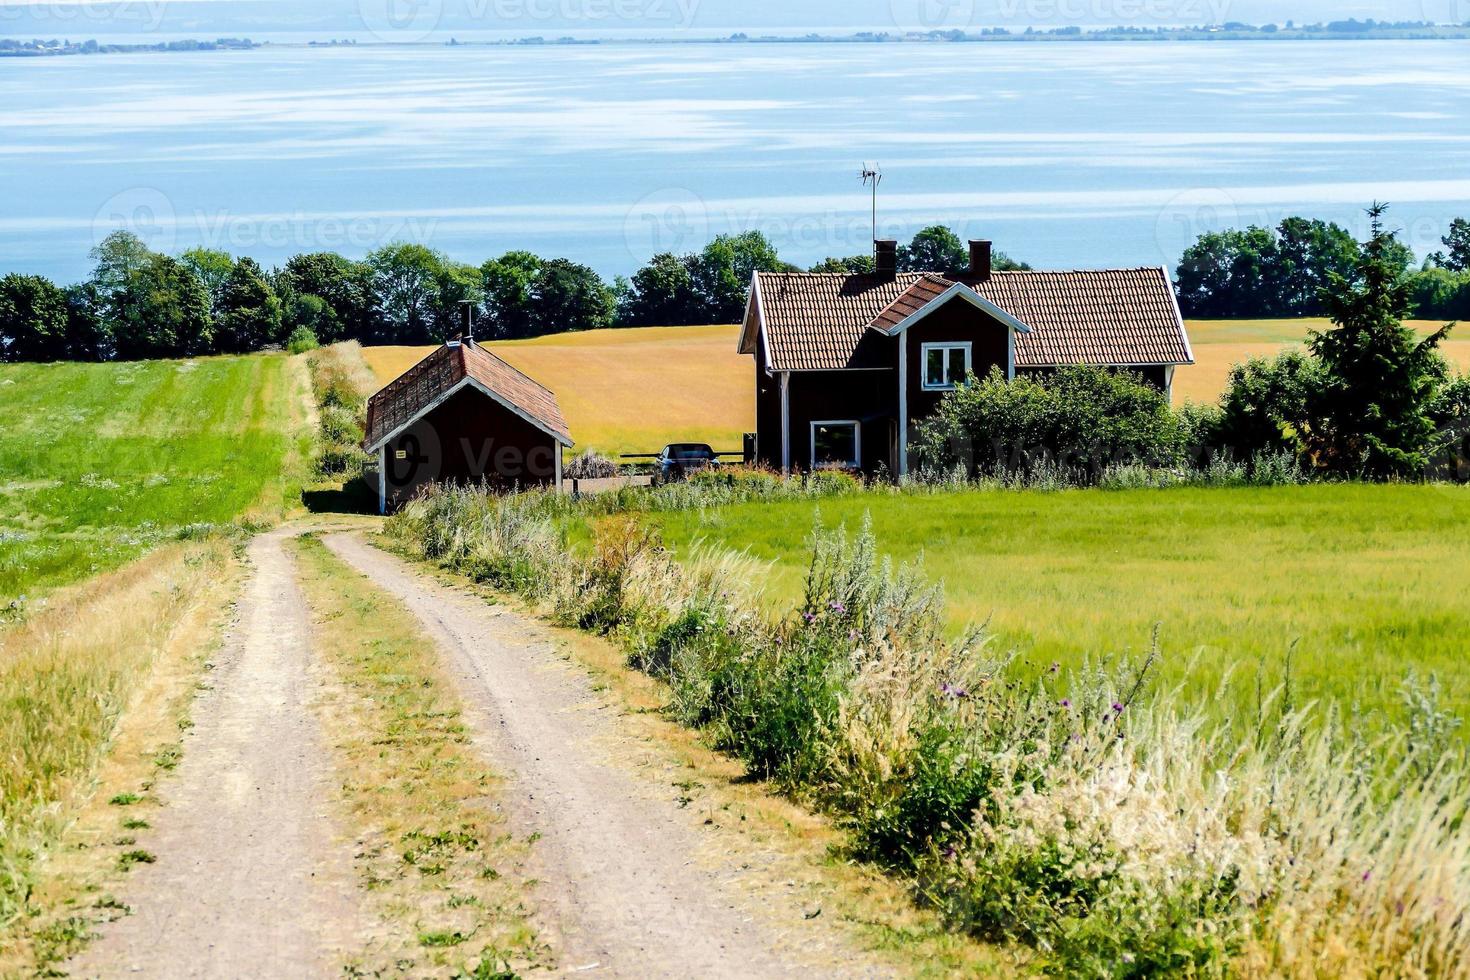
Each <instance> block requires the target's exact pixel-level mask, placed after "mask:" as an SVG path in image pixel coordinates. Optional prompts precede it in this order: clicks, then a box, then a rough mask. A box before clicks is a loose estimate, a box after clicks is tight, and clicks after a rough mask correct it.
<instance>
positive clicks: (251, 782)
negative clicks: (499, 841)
mask: <svg viewBox="0 0 1470 980" xmlns="http://www.w3.org/2000/svg"><path fill="white" fill-rule="evenodd" d="M288 536H289V532H286V531H278V532H274V533H272V534H267V535H262V536H260V537H257V538H256V539H255V540H254V541H253V542H252V543H251V545H250V549H249V556H250V561H251V564H252V566H253V571H252V574H251V577H250V580H249V582H248V584H247V586H246V588H245V591H244V595H243V596H242V598H241V601H240V604H239V609H238V613H237V620H236V622H235V624H234V625H233V626H232V627H231V630H230V633H229V636H228V638H227V641H226V643H225V645H224V648H223V649H222V650H221V652H220V654H219V656H218V657H217V658H216V661H215V669H214V670H213V671H212V672H211V673H210V674H209V677H210V679H211V681H212V685H213V690H212V691H210V692H208V693H206V694H204V695H203V696H201V697H200V698H199V700H198V701H196V702H195V705H194V711H193V716H194V719H195V721H196V727H195V728H194V729H193V730H192V731H191V732H190V733H189V734H188V736H187V737H186V739H185V747H184V758H183V762H182V763H180V765H179V768H178V770H177V772H176V773H175V774H174V775H173V776H172V777H170V778H167V779H165V780H162V781H160V784H159V790H158V792H159V793H160V795H161V796H162V799H163V803H164V804H165V806H164V807H163V809H161V810H155V811H149V818H150V819H151V820H152V822H153V823H154V825H155V827H156V830H154V831H151V832H147V833H145V834H144V835H143V836H144V839H143V840H140V842H139V846H140V847H146V848H147V849H148V850H149V851H150V852H151V853H153V854H154V855H155V857H156V858H157V862H156V863H155V864H151V865H149V864H139V865H136V866H135V867H134V869H133V871H132V872H131V873H130V875H129V876H128V878H127V880H126V882H125V883H124V885H123V886H122V887H121V889H120V890H119V891H120V894H119V897H120V898H121V899H122V900H123V901H125V902H126V903H127V904H128V905H130V906H131V907H132V910H133V911H132V915H130V916H126V917H124V918H122V919H119V920H118V921H116V922H114V923H112V924H110V925H108V926H106V927H104V928H103V930H102V935H101V937H100V938H99V939H98V940H97V941H96V942H94V943H93V944H92V945H91V946H90V947H88V948H87V949H86V950H85V951H84V952H83V953H82V954H81V955H80V956H79V957H78V958H77V959H75V960H73V961H72V962H71V963H69V964H68V965H67V970H68V972H69V973H71V974H72V975H73V976H85V977H92V976H98V977H114V976H144V977H165V978H183V977H246V976H249V977H257V978H277V977H279V978H303V977H326V976H340V975H341V966H340V962H339V961H340V954H341V952H342V951H343V950H345V949H348V948H350V947H352V946H353V945H354V944H355V939H356V937H358V936H359V935H360V934H361V930H362V929H363V928H364V926H363V919H362V917H361V915H360V912H359V909H358V906H357V901H356V894H355V884H354V880H353V870H352V851H351V848H350V845H349V844H347V843H345V842H342V841H340V840H338V839H337V838H336V837H335V836H334V834H333V832H332V826H333V824H332V820H331V817H330V813H329V808H330V806H331V796H332V787H331V782H330V759H329V756H328V754H327V748H328V747H327V746H326V745H325V744H324V743H323V741H322V736H321V732H320V730H319V727H318V725H317V722H316V719H315V717H314V715H313V714H312V712H311V710H310V706H309V701H310V699H311V697H312V694H313V692H314V691H315V689H316V684H315V682H314V680H313V678H312V675H311V670H312V668H311V650H310V645H309V638H310V628H309V627H310V623H309V619H308V616H307V610H306V605H305V601H304V599H303V597H302V594H301V591H300V589H299V587H298V586H297V584H296V579H295V575H294V568H293V565H292V562H291V559H290V557H289V556H288V555H287V553H286V550H285V548H284V542H285V540H286V538H287V537H288Z"/></svg>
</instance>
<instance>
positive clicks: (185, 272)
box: [103, 253, 214, 360]
mask: <svg viewBox="0 0 1470 980" xmlns="http://www.w3.org/2000/svg"><path fill="white" fill-rule="evenodd" d="M103 295H104V296H105V297H106V300H105V303H104V309H105V310H106V311H107V315H108V318H109V320H110V322H111V328H112V329H111V332H112V336H113V340H114V342H115V343H116V350H117V356H118V357H120V358H122V359H123V360H139V359H143V358H158V357H193V356H195V355H199V354H207V353H209V352H210V351H211V350H212V349H213V342H214V337H213V325H212V323H211V321H210V317H209V295H208V293H207V292H205V289H204V284H203V283H202V282H200V281H199V277H198V276H196V275H195V274H194V273H193V272H192V271H190V270H189V269H188V268H187V267H186V266H184V265H183V264H182V263H181V262H179V261H178V260H177V259H174V258H170V257H169V256H167V255H158V254H155V253H150V254H149V255H148V257H147V259H146V260H145V261H144V262H143V264H142V266H141V267H139V268H137V269H135V270H133V271H132V273H131V274H130V275H129V276H128V279H127V280H126V282H125V283H123V284H122V285H121V286H120V287H119V288H117V289H114V290H112V291H111V292H110V293H105V292H104V293H103Z"/></svg>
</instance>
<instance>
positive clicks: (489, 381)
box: [363, 344, 572, 449]
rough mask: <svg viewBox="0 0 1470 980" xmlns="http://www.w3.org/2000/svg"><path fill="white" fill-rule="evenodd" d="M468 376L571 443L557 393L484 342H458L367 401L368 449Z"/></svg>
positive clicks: (552, 434)
mask: <svg viewBox="0 0 1470 980" xmlns="http://www.w3.org/2000/svg"><path fill="white" fill-rule="evenodd" d="M465 378H473V379H474V380H475V381H478V382H479V383H480V384H482V385H484V386H485V387H486V388H488V389H490V390H491V391H492V392H494V393H495V394H496V395H498V396H499V397H500V398H502V399H504V400H505V402H506V403H508V404H509V405H510V406H511V407H512V408H513V410H515V411H516V412H517V413H518V414H520V415H522V416H524V417H525V418H526V420H527V421H529V422H531V423H532V424H534V425H536V426H538V427H539V428H541V429H544V430H545V431H546V432H547V433H548V434H549V435H551V436H553V437H555V438H556V439H558V440H560V441H561V442H563V443H565V444H566V445H568V446H570V445H571V444H572V437H571V433H570V432H569V431H568V429H567V422H566V419H564V418H563V417H562V414H561V407H560V406H559V405H557V403H556V395H554V394H552V393H551V391H550V390H548V389H547V388H546V387H544V386H542V385H540V384H537V383H536V382H535V381H532V380H531V379H530V378H528V377H526V376H525V375H524V374H522V373H521V372H519V371H517V370H516V369H515V368H513V367H511V366H510V365H509V364H507V363H505V362H504V361H502V360H501V359H500V358H498V357H496V356H495V355H494V354H492V353H490V352H489V351H487V350H485V348H483V347H481V346H480V345H478V344H456V345H455V346H452V347H451V346H448V345H445V346H443V347H440V348H438V349H437V350H435V351H434V352H433V353H432V354H430V355H429V356H428V357H425V358H424V359H423V360H422V361H419V362H418V363H417V364H415V365H414V366H413V367H411V368H409V369H408V370H407V371H405V372H404V373H403V374H402V375H400V376H399V377H398V378H397V379H396V380H394V381H392V382H391V383H389V384H388V386H387V387H386V388H384V389H383V390H382V391H380V392H378V393H377V394H376V395H374V396H373V397H372V398H371V399H370V400H369V401H368V410H367V435H366V436H365V437H364V438H363V445H364V446H366V447H368V448H369V449H371V448H372V447H374V446H376V445H377V444H378V443H379V442H381V441H383V439H384V438H385V437H387V436H389V435H391V434H392V433H393V432H394V431H395V430H397V429H398V428H400V427H401V426H403V425H404V424H405V423H407V422H410V421H412V420H413V419H414V418H415V417H416V416H418V414H419V413H420V412H422V411H423V410H424V409H425V408H427V407H429V406H430V405H432V404H433V403H434V402H435V401H437V400H438V399H440V398H441V397H443V396H444V395H447V394H448V393H449V392H450V391H452V390H453V389H454V387H455V385H458V384H459V383H460V382H461V381H463V380H464V379H465Z"/></svg>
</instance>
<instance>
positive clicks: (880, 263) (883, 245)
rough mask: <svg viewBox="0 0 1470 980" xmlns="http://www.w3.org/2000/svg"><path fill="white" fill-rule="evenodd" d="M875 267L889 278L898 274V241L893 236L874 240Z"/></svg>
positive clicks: (881, 274) (876, 270) (879, 273)
mask: <svg viewBox="0 0 1470 980" xmlns="http://www.w3.org/2000/svg"><path fill="white" fill-rule="evenodd" d="M873 269H874V271H875V272H877V273H878V275H880V276H886V277H887V278H889V279H892V278H893V277H894V276H896V275H898V242H896V241H894V240H893V239H891V238H884V239H879V240H878V241H875V242H873Z"/></svg>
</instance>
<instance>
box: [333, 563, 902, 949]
mask: <svg viewBox="0 0 1470 980" xmlns="http://www.w3.org/2000/svg"><path fill="white" fill-rule="evenodd" d="M326 542H327V545H328V547H330V548H331V549H332V550H333V551H334V552H336V553H337V554H338V555H340V556H341V557H342V558H344V559H345V560H346V561H347V562H349V563H350V564H351V565H353V566H354V567H356V568H357V569H358V570H359V571H360V572H362V573H364V574H365V575H367V576H368V577H369V578H370V579H371V580H372V581H373V582H374V583H375V584H377V585H378V586H379V587H380V588H382V589H384V590H385V591H386V592H388V593H389V594H391V595H393V596H396V597H397V598H398V599H399V600H401V601H402V602H403V603H404V604H405V605H406V606H407V607H408V608H409V609H411V610H412V611H413V612H414V613H415V614H416V615H417V616H418V617H419V619H420V620H421V621H422V623H423V624H424V626H425V627H426V630H427V631H428V633H429V634H430V635H431V636H432V637H433V638H434V639H435V640H436V641H437V642H438V643H439V645H440V647H441V649H442V650H443V652H444V653H445V655H446V662H447V664H448V667H449V669H450V670H451V671H452V672H453V673H454V674H455V675H456V677H457V679H458V681H459V683H460V693H461V696H462V698H463V699H464V701H465V702H466V704H468V705H469V706H470V708H469V710H468V712H467V720H468V721H469V722H470V723H471V725H472V726H473V727H474V729H475V735H476V744H477V745H478V746H480V747H481V748H482V750H483V751H485V752H486V753H487V754H488V755H489V756H490V757H491V760H492V762H493V763H494V764H496V765H497V767H498V768H499V770H500V771H501V772H503V773H506V774H507V776H508V783H507V785H506V787H505V791H504V793H503V798H504V799H505V800H506V803H507V805H508V806H509V807H510V808H511V813H510V816H511V819H512V822H513V824H514V825H516V826H518V827H520V828H523V829H525V830H526V831H528V832H530V831H534V832H535V833H537V834H539V835H540V840H539V841H538V842H537V844H536V845H535V847H534V852H535V856H536V864H537V869H536V870H537V871H538V872H539V877H540V882H539V884H538V889H537V896H538V900H539V901H540V902H541V903H542V904H543V905H546V906H548V907H549V908H548V911H549V913H550V918H551V919H552V920H553V921H552V922H551V931H552V935H550V936H548V937H547V938H548V939H550V941H551V942H552V943H553V945H554V946H555V947H557V948H559V949H560V950H561V957H560V958H561V964H562V967H563V968H564V969H567V970H568V971H572V970H578V971H580V970H582V969H586V970H587V972H589V973H590V974H591V975H597V976H619V977H680V978H684V977H702V978H707V977H791V976H798V975H800V976H803V977H812V976H824V975H830V976H845V977H852V976H867V975H874V974H876V973H878V972H880V971H879V970H878V969H877V968H876V967H874V966H873V965H871V964H869V963H867V962H865V961H864V960H863V959H862V958H861V957H855V956H853V955H852V954H849V953H844V952H842V951H840V950H834V949H833V948H832V946H831V944H830V939H831V936H830V927H828V926H827V925H826V924H824V923H821V922H819V921H816V922H813V921H804V918H803V916H802V914H801V912H800V910H799V909H791V908H786V907H783V905H782V902H781V900H780V896H770V895H767V896H764V897H762V898H759V899H757V898H753V897H752V896H751V895H749V894H747V893H744V892H742V891H741V889H740V888H739V887H738V885H737V882H736V881H735V878H736V876H738V875H739V873H740V872H739V870H738V869H735V868H731V867H729V864H728V862H726V863H725V864H724V866H721V865H720V864H719V863H717V862H710V861H704V860H701V856H700V838H699V830H698V824H699V823H700V820H699V817H698V815H697V814H693V813H691V812H690V811H688V810H683V809H680V807H679V804H678V803H677V801H676V800H675V798H674V794H673V793H672V792H671V786H670V784H669V782H668V781H667V779H666V778H665V779H663V781H662V782H660V781H659V779H658V778H656V777H655V776H654V775H652V774H648V773H640V772H636V771H634V767H632V766H631V765H629V764H628V762H627V759H628V758H629V757H632V756H634V755H636V754H637V749H638V746H637V745H636V744H630V740H629V739H627V737H626V736H625V735H622V734H621V733H620V732H619V730H618V726H617V719H616V712H615V711H613V710H611V709H609V708H608V707H606V706H605V705H604V703H603V702H602V701H601V700H599V699H598V697H597V696H596V695H595V693H594V692H593V691H592V690H591V685H590V684H589V682H588V680H587V677H586V675H585V674H583V673H582V672H581V671H579V670H577V669H575V668H573V667H571V666H569V665H568V664H567V663H565V662H564V660H563V659H562V658H560V657H559V656H557V654H556V652H555V649H554V647H553V645H552V643H551V642H550V639H549V635H548V632H547V630H546V629H545V627H544V626H542V625H540V624H539V623H537V622H535V621H534V620H532V619H529V618H528V617H525V616H521V615H518V614H516V613H514V612H512V611H509V610H506V609H503V608H498V607H495V606H491V605H489V604H487V603H486V602H485V600H484V599H482V598H480V597H478V596H473V595H468V594H466V593H463V592H460V591H456V590H455V589H452V588H449V587H447V586H445V585H443V584H441V583H439V582H437V581H435V580H434V579H433V578H431V577H430V576H428V575H426V574H425V573H423V572H421V571H418V570H416V569H414V568H412V567H411V566H409V565H408V564H406V563H404V562H402V561H400V560H399V559H396V558H394V557H392V556H390V555H387V554H385V553H383V552H382V551H379V550H378V549H376V548H373V547H371V546H370V545H368V544H367V543H365V542H364V541H363V540H362V539H361V538H359V537H357V536H354V535H342V534H338V535H332V536H329V537H328V538H327V539H326ZM664 775H665V776H666V774H664Z"/></svg>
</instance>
